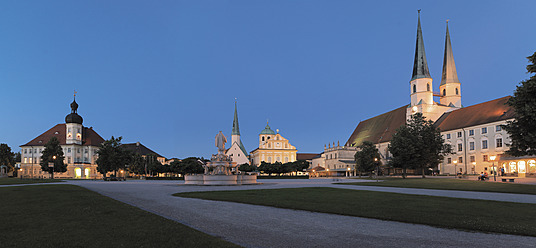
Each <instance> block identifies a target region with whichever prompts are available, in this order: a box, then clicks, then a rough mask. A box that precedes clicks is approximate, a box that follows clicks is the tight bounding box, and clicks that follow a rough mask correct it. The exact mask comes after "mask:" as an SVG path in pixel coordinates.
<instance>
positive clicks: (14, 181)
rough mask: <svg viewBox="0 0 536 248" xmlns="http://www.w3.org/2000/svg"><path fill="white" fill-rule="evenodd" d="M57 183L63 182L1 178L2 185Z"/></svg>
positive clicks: (0, 183)
mask: <svg viewBox="0 0 536 248" xmlns="http://www.w3.org/2000/svg"><path fill="white" fill-rule="evenodd" d="M57 182H63V180H60V179H20V178H0V185H11V184H33V183H57Z"/></svg>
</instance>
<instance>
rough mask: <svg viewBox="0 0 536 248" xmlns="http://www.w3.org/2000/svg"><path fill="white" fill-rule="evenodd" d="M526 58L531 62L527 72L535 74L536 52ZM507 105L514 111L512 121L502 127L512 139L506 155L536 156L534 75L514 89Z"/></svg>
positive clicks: (535, 85)
mask: <svg viewBox="0 0 536 248" xmlns="http://www.w3.org/2000/svg"><path fill="white" fill-rule="evenodd" d="M527 58H528V59H529V61H530V62H531V64H529V65H527V72H528V73H536V52H535V53H534V54H532V56H529V57H527ZM507 104H508V105H510V106H512V107H513V108H514V111H515V118H514V120H513V121H509V122H507V124H506V125H505V126H504V129H505V130H506V132H508V135H510V138H511V139H512V144H510V145H509V146H510V148H509V150H508V151H507V153H508V154H510V155H513V156H524V155H536V74H534V75H532V76H531V77H530V79H528V80H525V81H522V82H521V83H520V85H518V86H517V87H516V90H515V91H514V96H513V97H511V98H510V99H509V100H508V103H507Z"/></svg>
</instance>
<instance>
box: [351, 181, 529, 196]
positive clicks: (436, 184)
mask: <svg viewBox="0 0 536 248" xmlns="http://www.w3.org/2000/svg"><path fill="white" fill-rule="evenodd" d="M382 180H384V181H383V182H375V181H371V182H361V183H341V184H348V185H363V186H384V187H398V188H421V189H444V190H463V191H482V192H499V193H514V194H531V195H536V185H528V184H515V183H500V182H493V181H492V182H489V181H486V182H482V181H476V180H463V179H447V178H445V179H443V178H441V179H432V178H411V179H409V178H408V179H401V178H387V179H382ZM492 180H493V179H492ZM499 180H500V179H499Z"/></svg>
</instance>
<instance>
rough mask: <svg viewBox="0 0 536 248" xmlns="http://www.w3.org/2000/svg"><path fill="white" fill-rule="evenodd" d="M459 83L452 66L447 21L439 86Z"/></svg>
mask: <svg viewBox="0 0 536 248" xmlns="http://www.w3.org/2000/svg"><path fill="white" fill-rule="evenodd" d="M447 83H458V84H459V83H460V81H459V80H458V73H456V65H455V64H454V55H453V54H452V45H451V44H450V34H449V21H448V20H447V35H446V37H445V55H444V57H443V74H442V76H441V84H440V85H444V84H447Z"/></svg>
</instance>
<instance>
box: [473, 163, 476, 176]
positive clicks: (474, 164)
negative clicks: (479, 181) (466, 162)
mask: <svg viewBox="0 0 536 248" xmlns="http://www.w3.org/2000/svg"><path fill="white" fill-rule="evenodd" d="M472 164H473V175H474V174H475V167H476V162H473V163H472Z"/></svg>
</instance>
